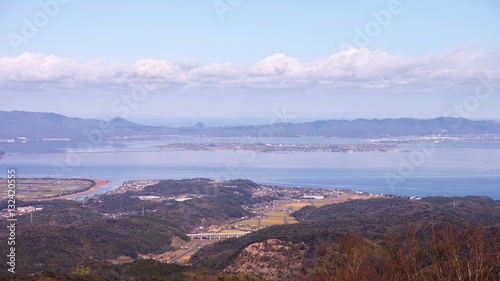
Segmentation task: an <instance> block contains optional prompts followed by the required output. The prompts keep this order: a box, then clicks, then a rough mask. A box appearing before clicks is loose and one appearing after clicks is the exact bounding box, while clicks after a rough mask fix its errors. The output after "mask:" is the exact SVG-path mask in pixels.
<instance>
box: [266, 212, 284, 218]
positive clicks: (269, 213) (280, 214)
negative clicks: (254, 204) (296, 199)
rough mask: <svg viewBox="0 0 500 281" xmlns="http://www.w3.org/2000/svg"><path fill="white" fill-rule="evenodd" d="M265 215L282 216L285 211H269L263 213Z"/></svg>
mask: <svg viewBox="0 0 500 281" xmlns="http://www.w3.org/2000/svg"><path fill="white" fill-rule="evenodd" d="M264 215H265V216H268V217H284V216H286V215H287V214H286V211H271V212H267V213H264Z"/></svg>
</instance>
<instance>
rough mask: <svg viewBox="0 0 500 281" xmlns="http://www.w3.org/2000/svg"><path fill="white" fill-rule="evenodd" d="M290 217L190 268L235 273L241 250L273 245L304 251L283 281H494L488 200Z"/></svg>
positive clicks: (360, 207) (365, 203)
mask: <svg viewBox="0 0 500 281" xmlns="http://www.w3.org/2000/svg"><path fill="white" fill-rule="evenodd" d="M453 200H455V203H453ZM454 206H455V207H454ZM292 215H293V216H295V217H296V218H297V220H299V221H300V223H298V224H293V225H280V226H273V227H269V228H267V229H264V230H261V231H258V232H256V233H252V234H249V235H247V236H244V237H242V238H240V239H235V240H226V241H222V242H220V243H218V244H213V245H209V246H207V247H204V248H203V249H201V250H200V251H199V252H198V253H197V254H195V255H194V256H193V257H192V262H193V263H194V264H195V265H198V266H201V267H206V268H211V269H214V270H222V269H225V268H227V267H230V266H233V267H234V264H233V262H234V260H235V259H236V257H238V256H239V255H240V254H241V253H242V252H243V249H245V248H246V247H247V246H249V245H251V244H253V243H256V242H264V241H267V240H268V239H279V240H282V241H287V242H292V243H294V244H297V245H300V244H301V243H304V244H305V245H306V246H307V248H308V249H309V250H308V251H307V253H306V256H305V259H304V260H303V262H302V269H301V270H299V271H298V272H296V273H295V276H286V278H285V279H290V278H292V277H295V278H297V279H304V280H499V278H500V275H499V274H500V202H498V201H494V200H492V199H489V198H483V197H466V198H444V197H432V198H424V199H422V200H421V201H413V200H409V199H405V198H390V199H369V200H355V201H350V202H345V203H339V204H334V205H325V206H323V207H321V208H315V207H311V206H307V207H304V208H303V209H301V210H299V211H297V212H295V213H294V214H292ZM469 269H470V270H471V271H470V272H471V273H470V276H471V279H466V276H469V271H468V270H469ZM458 276H461V277H458ZM488 276H489V277H488ZM475 277H478V279H474V278H475ZM487 277H488V278H487ZM280 278H283V277H282V276H281V277H280ZM467 278H468V277H467Z"/></svg>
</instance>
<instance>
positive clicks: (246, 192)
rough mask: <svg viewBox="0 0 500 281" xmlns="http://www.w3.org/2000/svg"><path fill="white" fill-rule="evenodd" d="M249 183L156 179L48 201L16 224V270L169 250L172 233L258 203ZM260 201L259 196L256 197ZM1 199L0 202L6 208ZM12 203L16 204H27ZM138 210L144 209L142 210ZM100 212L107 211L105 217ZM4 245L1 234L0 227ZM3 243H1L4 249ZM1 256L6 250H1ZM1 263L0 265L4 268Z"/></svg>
mask: <svg viewBox="0 0 500 281" xmlns="http://www.w3.org/2000/svg"><path fill="white" fill-rule="evenodd" d="M253 185H255V183H253V182H251V181H248V180H234V181H229V182H224V183H221V184H219V183H212V182H211V181H210V180H207V179H193V180H180V181H173V180H170V181H161V182H160V183H159V184H157V185H155V186H151V187H148V188H146V189H145V190H144V191H143V192H127V193H124V194H116V195H105V196H101V197H100V198H99V200H89V201H88V202H86V203H85V207H83V206H82V203H78V202H74V201H68V200H53V201H47V202H44V203H43V204H44V206H45V209H44V210H43V211H37V212H34V213H33V223H32V224H31V223H30V218H29V215H24V216H20V217H19V221H18V222H17V225H18V227H17V229H16V237H17V238H16V245H17V252H18V255H17V262H18V264H17V272H18V273H34V272H39V271H42V270H49V269H50V270H55V271H61V272H67V271H68V270H73V269H75V268H76V267H78V266H81V265H82V264H85V263H86V262H88V261H99V262H103V261H107V260H111V259H116V258H118V257H119V256H130V257H132V258H137V256H138V254H148V253H163V252H165V251H168V250H171V249H172V247H171V242H172V238H173V237H174V236H177V237H179V238H181V239H184V240H187V239H188V237H187V236H186V235H185V233H186V232H191V231H192V229H193V228H195V227H198V226H200V225H202V224H206V225H209V224H210V223H211V222H218V223H222V222H224V221H227V220H230V219H234V218H239V217H241V216H243V215H248V213H247V211H245V210H243V209H242V208H241V205H242V204H252V202H259V201H258V200H257V199H254V198H252V197H251V192H250V188H251V186H253ZM177 192H181V193H185V192H187V193H197V194H205V195H207V197H202V198H195V199H192V200H189V201H184V202H175V203H159V202H152V201H142V200H139V199H138V198H136V197H135V196H138V195H146V194H147V195H152V194H154V195H171V194H177ZM260 200H263V199H260ZM6 204H7V203H6V202H2V206H0V207H4V208H5V207H6ZM29 204H30V203H28V202H18V206H19V207H20V206H23V205H29ZM143 209H144V214H143V212H142V210H143ZM104 213H106V214H108V217H115V218H105V217H103V216H104V215H103V214H104ZM1 235H2V236H1V240H2V241H3V243H4V245H7V241H6V239H7V235H8V233H7V232H5V231H2V232H1ZM6 249H7V247H2V250H3V251H6ZM3 254H4V257H5V256H6V255H7V253H6V252H5V253H3ZM6 266H7V265H6V263H2V264H1V265H0V268H1V269H2V270H6Z"/></svg>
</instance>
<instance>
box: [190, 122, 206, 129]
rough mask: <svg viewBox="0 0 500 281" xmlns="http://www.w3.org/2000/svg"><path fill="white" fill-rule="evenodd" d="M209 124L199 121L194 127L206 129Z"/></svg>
mask: <svg viewBox="0 0 500 281" xmlns="http://www.w3.org/2000/svg"><path fill="white" fill-rule="evenodd" d="M206 127H207V126H205V124H203V123H201V122H198V123H196V124H194V126H193V128H195V129H205V128H206Z"/></svg>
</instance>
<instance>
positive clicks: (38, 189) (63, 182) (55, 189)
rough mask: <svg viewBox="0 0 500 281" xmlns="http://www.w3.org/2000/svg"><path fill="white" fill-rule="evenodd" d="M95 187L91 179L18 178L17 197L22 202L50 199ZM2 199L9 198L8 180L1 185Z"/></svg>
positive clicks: (3, 180)
mask: <svg viewBox="0 0 500 281" xmlns="http://www.w3.org/2000/svg"><path fill="white" fill-rule="evenodd" d="M94 185H95V181H93V180H89V179H55V178H17V179H16V188H15V190H16V193H15V196H16V198H17V199H21V200H37V199H49V198H55V197H59V196H64V195H69V194H73V193H78V192H84V191H86V190H88V189H89V188H91V187H92V186H94ZM0 197H1V198H7V197H8V184H7V179H6V178H2V180H1V183H0Z"/></svg>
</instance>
